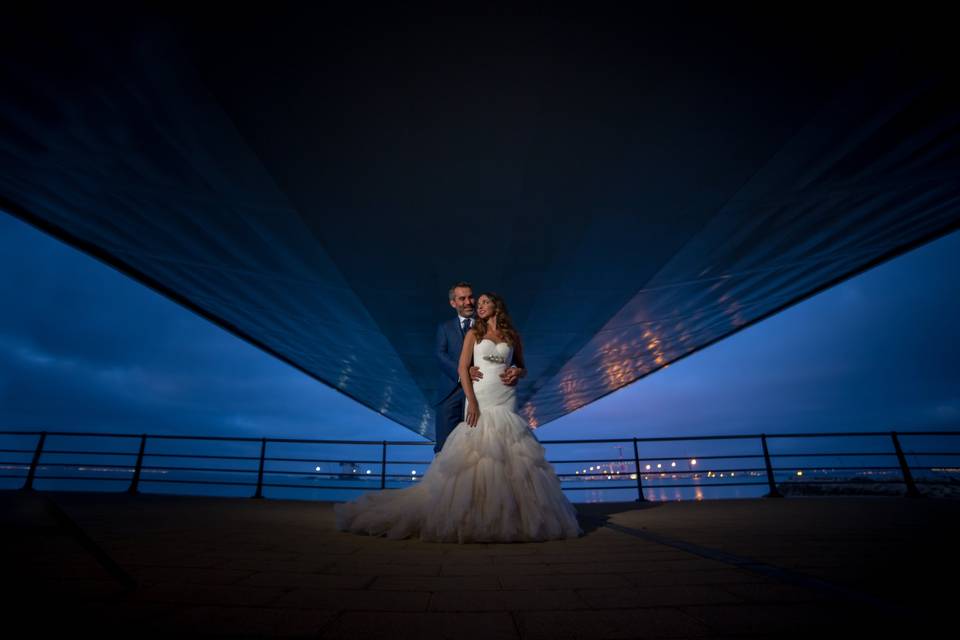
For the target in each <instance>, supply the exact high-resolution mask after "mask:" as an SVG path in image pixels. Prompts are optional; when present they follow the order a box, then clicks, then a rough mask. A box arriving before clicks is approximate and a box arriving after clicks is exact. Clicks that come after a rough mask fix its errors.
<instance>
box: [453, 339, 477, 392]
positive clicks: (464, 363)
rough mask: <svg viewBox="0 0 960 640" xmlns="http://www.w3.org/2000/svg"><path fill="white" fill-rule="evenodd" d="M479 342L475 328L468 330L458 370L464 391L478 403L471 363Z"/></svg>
mask: <svg viewBox="0 0 960 640" xmlns="http://www.w3.org/2000/svg"><path fill="white" fill-rule="evenodd" d="M476 342H477V338H476V336H474V334H473V330H470V331H467V335H465V336H464V337H463V350H462V351H460V364H459V366H458V367H457V371H458V372H459V373H460V386H462V387H463V393H464V394H465V395H466V396H467V401H468V402H472V403H473V404H474V406H476V404H477V396H476V394H474V393H473V380H472V379H471V378H470V370H469V368H470V363H471V362H472V361H473V345H475V344H476Z"/></svg>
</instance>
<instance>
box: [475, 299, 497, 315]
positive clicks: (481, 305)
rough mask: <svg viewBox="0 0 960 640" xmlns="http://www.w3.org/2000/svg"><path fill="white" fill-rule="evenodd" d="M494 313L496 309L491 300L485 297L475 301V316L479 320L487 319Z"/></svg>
mask: <svg viewBox="0 0 960 640" xmlns="http://www.w3.org/2000/svg"><path fill="white" fill-rule="evenodd" d="M495 313H496V308H495V307H494V306H493V300H491V299H490V298H488V297H487V296H480V299H479V300H477V316H478V317H480V318H485V319H489V318H491V317H492V316H493V315H495Z"/></svg>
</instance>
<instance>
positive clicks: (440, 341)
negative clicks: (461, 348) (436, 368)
mask: <svg viewBox="0 0 960 640" xmlns="http://www.w3.org/2000/svg"><path fill="white" fill-rule="evenodd" d="M434 351H435V352H436V355H437V360H438V361H439V362H440V369H441V370H442V371H443V373H444V374H446V376H447V377H448V378H450V379H451V380H457V381H459V380H460V374H459V373H457V365H458V364H459V359H460V354H459V353H458V354H452V353H450V342H449V341H448V340H447V332H446V331H444V330H443V325H442V324H440V325H437V339H436V349H435V350H434Z"/></svg>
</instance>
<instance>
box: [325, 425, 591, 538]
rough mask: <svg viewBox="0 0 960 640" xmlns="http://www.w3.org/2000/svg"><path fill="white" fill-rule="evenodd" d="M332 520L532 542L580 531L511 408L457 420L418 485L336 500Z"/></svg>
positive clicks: (394, 534)
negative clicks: (473, 423) (471, 422)
mask: <svg viewBox="0 0 960 640" xmlns="http://www.w3.org/2000/svg"><path fill="white" fill-rule="evenodd" d="M334 515H335V517H336V526H337V529H338V530H340V531H351V532H354V533H362V534H367V535H374V536H380V535H383V536H386V537H387V538H391V539H403V538H408V537H411V536H414V537H419V539H420V540H424V541H428V542H458V543H464V542H532V541H542V540H557V539H562V538H575V537H577V536H579V535H582V534H583V530H582V529H581V528H580V526H579V524H578V523H577V512H576V509H575V508H574V506H573V505H572V504H571V503H570V501H569V500H568V499H567V497H566V496H565V495H564V494H563V490H562V489H561V488H560V479H559V478H557V475H556V472H555V471H554V468H553V465H551V464H550V463H549V462H547V460H546V457H545V451H544V449H543V445H541V444H540V442H539V441H538V440H537V439H536V438H535V437H534V435H533V433H532V432H531V431H530V428H529V427H528V426H527V423H526V421H525V420H524V419H523V418H522V417H521V416H520V415H518V414H516V413H514V412H513V411H511V410H510V409H509V408H508V407H496V406H495V407H491V408H487V409H485V410H481V413H480V417H479V418H478V420H477V425H476V426H475V427H471V426H470V425H468V424H467V423H466V422H461V423H460V424H458V425H457V426H456V428H454V430H453V431H452V432H451V433H450V435H449V436H448V437H447V441H446V442H445V443H444V446H443V449H441V451H440V453H438V454H437V455H436V457H435V458H434V460H433V463H432V464H431V465H430V467H429V469H427V472H426V474H425V475H424V476H423V479H422V480H420V481H419V483H418V484H416V485H414V486H412V487H407V488H404V489H385V490H380V491H371V492H369V493H365V494H363V495H361V496H360V497H359V498H357V499H356V500H354V501H351V502H343V503H338V504H335V505H334Z"/></svg>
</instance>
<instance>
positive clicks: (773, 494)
mask: <svg viewBox="0 0 960 640" xmlns="http://www.w3.org/2000/svg"><path fill="white" fill-rule="evenodd" d="M760 442H761V443H763V461H764V462H765V463H766V465H767V485H769V487H770V493H767V494H766V495H764V496H763V497H764V498H782V497H783V494H781V493H780V492H779V491H777V484H776V482H774V480H773V465H772V464H770V451H769V450H767V434H765V433H761V434H760Z"/></svg>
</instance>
